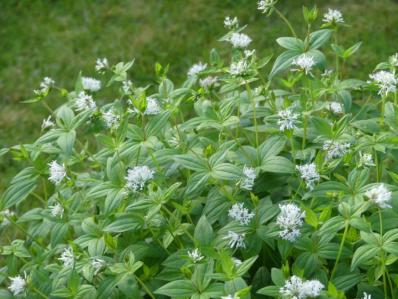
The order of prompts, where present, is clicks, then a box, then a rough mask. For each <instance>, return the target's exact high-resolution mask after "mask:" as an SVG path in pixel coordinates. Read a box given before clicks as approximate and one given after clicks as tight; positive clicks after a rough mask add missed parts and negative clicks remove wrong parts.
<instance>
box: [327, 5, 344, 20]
mask: <svg viewBox="0 0 398 299" xmlns="http://www.w3.org/2000/svg"><path fill="white" fill-rule="evenodd" d="M323 21H324V22H325V23H335V24H337V23H344V19H343V14H342V13H341V12H340V11H339V10H337V9H331V8H329V9H328V12H327V13H325V14H324V15H323Z"/></svg>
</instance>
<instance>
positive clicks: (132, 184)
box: [126, 165, 155, 191]
mask: <svg viewBox="0 0 398 299" xmlns="http://www.w3.org/2000/svg"><path fill="white" fill-rule="evenodd" d="M154 173H155V171H153V170H152V169H150V168H149V167H148V166H146V165H143V166H135V167H134V168H132V169H129V170H128V171H127V176H126V181H127V184H126V186H127V187H128V188H130V189H133V190H134V191H139V190H142V189H143V188H144V186H145V183H146V182H147V181H149V180H151V179H153V174H154Z"/></svg>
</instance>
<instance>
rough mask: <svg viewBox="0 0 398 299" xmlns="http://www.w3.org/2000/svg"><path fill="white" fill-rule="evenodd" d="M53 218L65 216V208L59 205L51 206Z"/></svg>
mask: <svg viewBox="0 0 398 299" xmlns="http://www.w3.org/2000/svg"><path fill="white" fill-rule="evenodd" d="M49 209H50V213H51V216H53V217H58V216H59V217H61V218H62V215H63V214H64V208H63V207H62V206H61V205H60V204H59V203H57V204H55V205H53V206H49Z"/></svg>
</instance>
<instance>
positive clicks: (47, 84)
mask: <svg viewBox="0 0 398 299" xmlns="http://www.w3.org/2000/svg"><path fill="white" fill-rule="evenodd" d="M54 83H55V81H54V80H53V79H51V78H50V77H45V78H44V79H43V81H41V83H40V89H35V90H34V91H33V92H34V93H35V94H37V95H39V96H42V95H46V94H47V93H48V91H49V90H50V88H51V87H52V86H54Z"/></svg>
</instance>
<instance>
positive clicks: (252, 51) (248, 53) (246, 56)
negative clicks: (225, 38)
mask: <svg viewBox="0 0 398 299" xmlns="http://www.w3.org/2000/svg"><path fill="white" fill-rule="evenodd" d="M243 53H244V54H245V58H249V57H251V56H253V55H254V53H256V50H255V49H253V50H245V51H244V52H243Z"/></svg>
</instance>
